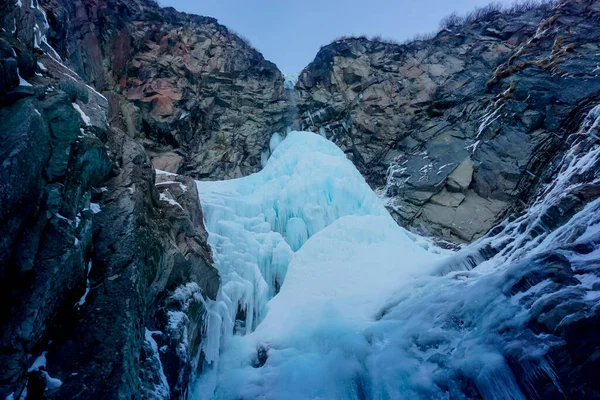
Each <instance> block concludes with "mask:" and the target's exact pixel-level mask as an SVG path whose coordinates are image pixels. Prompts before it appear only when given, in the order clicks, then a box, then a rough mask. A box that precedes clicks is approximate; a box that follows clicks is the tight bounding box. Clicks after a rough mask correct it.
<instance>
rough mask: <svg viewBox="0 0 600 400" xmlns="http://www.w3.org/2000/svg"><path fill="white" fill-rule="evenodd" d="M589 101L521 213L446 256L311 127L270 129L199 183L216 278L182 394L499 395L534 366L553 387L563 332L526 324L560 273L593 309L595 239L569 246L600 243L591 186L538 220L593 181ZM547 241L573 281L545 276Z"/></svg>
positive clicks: (535, 375) (597, 158)
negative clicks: (549, 176) (275, 133)
mask: <svg viewBox="0 0 600 400" xmlns="http://www.w3.org/2000/svg"><path fill="white" fill-rule="evenodd" d="M599 110H600V108H598V109H594V110H592V112H590V115H589V116H588V118H587V119H586V121H585V122H584V126H583V127H582V131H581V132H580V133H579V134H578V135H576V138H575V143H574V144H573V147H572V150H571V152H569V153H568V154H567V155H566V156H565V159H564V160H563V162H562V164H561V165H562V168H559V170H558V175H557V177H556V178H555V179H554V181H553V182H554V184H553V185H549V186H546V187H544V188H543V190H542V191H541V194H540V197H539V199H538V201H536V202H535V203H534V204H533V205H532V207H531V208H530V210H529V212H527V213H524V214H523V215H522V216H520V217H519V218H516V219H514V220H513V221H512V222H505V223H504V224H503V225H502V226H500V227H499V229H495V230H494V236H492V235H489V236H488V237H485V238H483V239H481V240H480V241H478V242H476V243H474V244H473V245H471V246H469V247H467V248H465V249H464V250H462V251H459V252H458V253H455V254H450V253H445V252H443V251H441V250H439V249H437V248H435V247H433V246H431V245H430V244H429V243H428V242H427V241H426V240H424V239H423V238H420V237H418V236H415V235H413V234H412V233H410V232H407V231H406V230H404V229H402V228H400V227H398V226H397V225H396V223H395V222H394V221H393V220H392V218H391V217H390V216H389V214H388V213H387V211H386V210H385V208H384V207H383V206H382V205H381V204H380V202H379V199H378V198H377V196H376V195H375V194H374V193H373V192H372V191H371V189H370V188H369V186H368V185H367V184H366V182H365V181H364V179H363V178H362V176H361V175H360V174H359V173H358V171H357V170H356V169H355V167H354V166H353V164H352V163H351V162H350V161H349V160H348V159H347V158H346V157H345V155H344V153H343V152H342V151H340V150H339V149H338V148H337V147H336V146H335V145H334V144H333V143H331V142H329V141H328V140H326V139H324V138H323V137H321V136H319V135H317V134H313V133H308V132H291V133H289V134H288V136H287V137H286V138H285V139H284V140H283V141H281V140H279V137H277V138H276V140H273V141H272V147H273V148H272V150H273V153H272V155H271V157H270V158H269V160H268V162H267V163H266V165H265V167H264V169H263V170H262V171H261V172H259V173H256V174H254V175H251V176H248V177H245V178H241V179H236V180H231V181H225V182H198V191H199V194H200V198H201V201H202V207H203V210H204V213H205V222H206V227H207V230H208V231H209V243H210V245H211V247H212V249H213V253H214V258H215V263H216V266H217V268H218V269H219V271H220V272H221V277H222V287H221V290H220V293H219V295H218V298H217V300H216V301H214V302H209V303H208V308H209V310H208V327H207V332H206V335H205V336H206V339H205V340H204V342H203V351H204V354H205V363H204V367H203V373H202V374H201V375H200V377H199V378H198V379H197V381H196V382H195V384H194V386H193V387H192V398H196V399H207V398H214V399H257V398H261V399H277V400H280V399H448V398H457V399H462V398H468V397H469V396H468V395H465V393H473V395H475V396H480V397H483V398H484V399H507V400H508V399H523V398H526V397H535V396H537V394H536V391H535V390H536V389H535V385H534V383H533V382H535V381H536V380H539V379H541V380H546V381H549V382H553V384H554V386H555V388H556V391H557V393H560V392H561V388H560V382H558V381H557V378H556V374H555V372H554V370H553V366H552V365H551V363H549V362H548V360H547V359H546V353H547V352H548V351H550V349H551V348H552V346H554V345H557V344H558V343H559V340H558V339H556V338H553V337H550V336H549V335H547V334H545V333H543V332H539V333H535V332H532V331H530V330H528V329H527V323H528V320H529V318H530V313H531V312H533V311H532V310H535V307H536V305H538V304H544V301H546V300H547V299H548V298H549V297H548V296H551V295H552V294H553V293H554V292H553V291H552V290H556V287H557V286H556V285H563V284H565V285H571V286H566V288H567V289H568V288H570V287H573V288H575V289H576V293H577V296H581V299H580V300H578V301H583V302H588V303H590V307H591V306H593V304H594V303H597V299H598V298H600V296H598V295H597V293H598V292H597V289H594V288H597V287H598V282H600V279H598V278H597V276H598V275H597V274H596V273H595V272H593V271H595V270H593V268H592V267H590V265H597V264H593V263H592V264H590V261H589V260H591V259H597V258H598V256H599V254H598V249H597V248H595V250H594V251H592V252H589V253H585V254H584V253H581V254H579V253H577V252H576V251H574V250H573V249H577V248H578V247H576V246H577V245H578V244H581V243H596V242H600V228H599V226H600V220H599V218H600V217H599V215H600V211H599V207H600V200H596V201H593V202H591V203H589V204H588V205H587V206H586V207H585V208H583V209H582V210H580V211H578V212H576V213H575V214H574V215H573V216H572V217H569V218H564V220H563V221H561V222H557V224H559V225H560V224H562V227H561V226H557V227H555V229H554V231H551V230H550V229H548V228H547V227H545V226H544V221H545V218H546V217H545V215H546V214H547V213H548V210H551V209H552V207H554V205H555V204H556V203H557V202H558V201H560V199H561V198H564V196H565V195H566V194H568V192H569V191H572V190H577V189H578V187H580V186H581V185H582V183H580V179H581V177H582V176H584V175H586V174H587V175H589V176H588V178H589V179H590V180H591V181H593V182H598V181H599V180H600V177H599V176H598V174H599V172H598V170H599V168H598V166H599V165H600V147H599V145H598V144H595V142H594V140H592V139H591V138H590V137H589V136H588V132H587V131H586V129H587V130H590V129H592V128H593V127H594V128H595V127H597V126H598V121H599V120H600V117H599V116H600V111H599ZM594 174H595V175H594ZM567 222H569V223H568V224H567ZM590 241H592V242H590ZM594 241H595V242H594ZM566 245H569V246H571V247H565V246H566ZM574 246H575V247H574ZM580 247H581V246H580ZM588 247H589V246H588ZM588 247H586V248H588ZM552 251H559V252H560V255H559V256H557V257H558V258H557V260H559V261H560V257H567V258H568V259H569V260H571V262H572V268H573V271H574V273H576V274H578V275H575V277H576V278H577V279H574V280H572V279H571V280H568V282H567V283H561V282H560V281H557V278H556V277H553V276H550V278H548V277H546V278H544V272H543V270H540V268H545V267H544V265H546V264H544V262H546V261H545V260H547V259H548V257H552V254H551V252H552ZM549 254H550V255H549ZM591 268H592V269H591ZM592 270H593V271H592ZM592 272H593V273H592ZM535 279H538V281H535ZM552 279H554V281H553V280H552ZM555 281H556V282H555ZM552 288H554V289H552ZM550 289H552V290H550ZM549 290H550V291H549ZM595 290H596V291H595ZM564 293H567V292H564ZM507 355H508V356H510V357H509V358H511V359H513V361H510V362H512V363H513V364H509V361H508V360H507ZM516 359H518V360H519V361H518V364H515V361H514V360H516ZM521 366H522V367H521ZM519 368H521V369H519ZM515 370H519V371H520V374H522V376H515V372H514V371H515ZM528 385H529V386H528ZM524 387H525V389H524ZM524 390H525V391H526V392H527V391H528V396H525V394H524Z"/></svg>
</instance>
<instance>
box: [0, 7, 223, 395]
mask: <svg viewBox="0 0 600 400" xmlns="http://www.w3.org/2000/svg"><path fill="white" fill-rule="evenodd" d="M46 6H47V5H46ZM79 6H82V7H83V5H82V4H81V3H79ZM44 10H45V9H44V8H43V7H42V6H40V5H38V4H37V2H33V3H30V2H29V1H23V2H22V6H18V5H11V6H9V7H7V6H5V3H3V5H2V7H1V8H0V12H1V13H0V22H2V27H3V28H4V30H3V31H2V32H0V65H1V66H2V69H1V71H0V72H2V73H0V103H1V104H0V105H1V106H2V108H0V142H1V143H0V160H1V161H0V162H1V164H2V167H1V168H0V228H1V229H0V230H1V232H2V235H1V236H2V237H1V239H0V293H1V294H0V296H2V301H3V304H4V305H5V306H4V307H3V308H2V311H1V312H0V365H2V367H1V368H0V398H3V399H4V398H25V396H26V397H27V398H56V399H67V398H82V399H88V398H89V399H91V398H105V399H125V398H127V399H131V398H153V399H167V398H184V397H185V396H186V392H187V387H188V385H189V382H190V379H191V378H192V376H194V374H195V373H197V372H198V371H197V369H198V366H199V365H201V363H202V354H201V353H200V342H201V339H202V332H203V324H204V310H205V308H204V304H205V303H206V301H209V299H211V298H214V297H215V296H216V293H217V290H218V287H219V277H218V274H217V271H216V269H215V268H214V267H213V266H212V257H211V254H210V249H209V248H208V245H207V243H206V240H207V233H206V231H205V229H204V225H203V217H202V211H201V209H200V202H199V199H198V194H197V191H196V189H195V182H194V181H193V180H192V179H191V178H187V177H182V176H178V175H173V174H171V175H169V176H166V175H158V176H157V177H155V170H154V168H153V166H152V162H151V155H150V154H148V152H147V151H146V150H145V149H144V147H143V146H142V145H141V144H140V142H142V140H140V141H136V140H135V139H137V137H135V136H136V135H133V136H134V137H135V139H134V137H131V136H129V135H128V134H127V133H126V132H124V131H122V130H121V129H119V128H120V124H119V123H118V121H117V122H115V120H114V117H113V116H112V114H111V111H110V109H111V107H112V106H114V104H118V103H115V98H116V99H120V98H121V97H120V96H121V95H120V94H114V95H113V96H112V97H110V100H108V99H107V98H106V97H104V96H103V95H101V94H100V93H98V92H97V91H96V90H94V89H93V88H91V87H90V86H87V85H86V84H85V83H84V81H83V80H82V79H81V78H80V76H79V75H78V74H76V73H75V72H74V71H73V70H72V69H70V68H68V67H67V66H65V65H64V61H62V59H61V58H60V57H59V55H58V54H57V53H56V52H54V50H53V49H52V48H51V47H50V46H49V45H48V44H47V40H48V39H47V37H48V35H50V34H51V32H50V31H49V28H50V24H49V22H56V21H53V20H52V18H50V17H51V16H52V15H53V14H50V13H49V12H46V11H44ZM46 10H48V9H46ZM69 10H70V9H68V8H62V7H60V6H56V7H55V8H53V11H54V12H57V13H62V12H65V13H68V12H70V11H69ZM46 15H48V19H47V18H46ZM7 21H8V22H9V24H7ZM14 24H16V26H15V25H14ZM87 26H88V27H89V25H87ZM72 33H73V32H72ZM86 65H89V66H91V64H86ZM103 65H104V64H103ZM102 76H104V75H102ZM90 82H91V83H94V82H92V81H90ZM127 104H129V103H127ZM25 393H28V394H27V395H26V394H25ZM11 395H12V397H10V396H11ZM21 396H23V397H21Z"/></svg>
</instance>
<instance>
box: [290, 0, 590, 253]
mask: <svg viewBox="0 0 600 400" xmlns="http://www.w3.org/2000/svg"><path fill="white" fill-rule="evenodd" d="M599 15H600V10H598V8H597V7H596V4H595V2H593V1H583V2H573V1H567V2H565V4H562V5H561V6H559V7H555V8H552V7H539V8H535V7H534V8H531V9H527V10H525V11H521V12H515V13H512V14H507V13H495V14H494V16H493V17H491V16H489V18H488V17H483V16H482V18H484V19H482V20H473V21H470V22H468V23H466V24H462V25H458V26H454V27H452V29H450V30H442V31H440V32H438V33H437V35H435V36H434V37H433V38H431V39H427V40H420V41H415V42H412V43H407V44H404V45H398V44H393V43H388V42H382V41H377V40H368V39H366V38H345V39H340V40H338V41H335V42H333V43H331V44H329V45H327V46H324V47H323V48H322V49H321V50H320V51H319V53H318V54H317V56H316V57H315V59H314V61H313V62H312V63H311V64H310V65H308V66H307V67H306V68H305V69H304V70H303V72H302V74H301V75H300V77H299V81H298V84H297V86H296V92H297V96H298V99H297V102H298V106H299V115H300V119H301V121H300V123H301V125H302V126H303V128H305V129H308V130H312V131H315V132H317V131H319V130H321V129H322V130H324V131H325V132H326V134H327V137H328V138H331V139H332V140H333V141H334V142H335V143H336V144H337V145H338V146H340V147H341V148H342V149H343V150H344V151H345V152H346V153H347V154H349V158H350V159H351V160H352V161H353V162H354V163H355V164H356V166H357V167H358V169H359V170H360V171H361V172H362V173H363V175H364V176H365V177H366V179H367V181H368V182H369V183H370V184H371V186H373V187H385V189H386V193H387V194H388V195H390V196H393V199H390V201H389V204H390V205H392V206H391V207H390V211H391V212H392V214H394V215H395V217H396V218H397V219H398V222H399V223H400V224H402V225H404V226H408V227H412V228H413V229H415V230H417V231H419V232H420V233H424V234H426V235H432V236H435V237H438V238H441V239H444V240H451V241H458V242H462V241H471V240H473V239H475V238H477V237H479V236H481V235H483V234H485V232H487V231H488V230H489V229H490V228H491V227H492V226H493V225H494V224H496V223H497V222H499V220H501V219H502V218H504V216H505V215H506V213H507V212H509V210H512V209H517V210H519V209H521V207H522V205H521V203H520V202H519V200H522V198H523V197H526V193H530V192H531V191H532V188H534V187H535V186H536V184H537V182H538V181H539V174H540V173H541V171H542V170H543V169H544V168H545V166H546V165H547V162H548V160H550V159H551V158H552V157H553V155H554V154H555V153H556V151H557V149H558V148H559V146H560V143H561V140H562V137H563V135H564V130H565V129H566V125H567V124H568V123H569V120H570V115H571V113H572V112H573V110H575V109H576V108H577V107H579V106H580V103H581V102H583V101H586V99H588V98H590V97H593V96H594V94H595V93H597V91H598V90H600V75H599V74H598V71H597V68H596V66H597V65H598V64H599V63H600V59H599V57H600V56H599V54H600V52H599V51H598V50H600V49H599V48H598V39H600V37H599V36H598V35H599V34H598V31H597V29H595V22H593V21H597V20H598V19H599ZM574 27H575V28H574ZM425 157H426V158H425ZM427 160H429V161H427ZM465 160H469V163H470V164H472V166H473V170H472V173H471V174H463V177H466V176H467V175H470V177H469V178H470V179H469V181H468V182H467V181H465V182H461V184H460V185H458V184H457V182H456V181H455V180H454V179H453V178H450V174H451V173H452V169H453V168H456V167H457V166H458V165H459V164H461V163H463V162H465ZM446 164H449V165H446ZM442 166H445V167H444V168H442V169H441V170H440V168H441V167H442ZM421 191H427V192H432V193H433V195H435V194H437V193H441V192H442V191H449V192H463V193H464V194H466V197H467V199H472V200H474V199H477V200H476V203H477V206H476V209H480V210H487V211H485V212H483V213H482V214H481V215H475V216H474V215H473V213H472V212H470V210H469V209H468V208H467V207H471V206H473V203H472V202H470V201H463V202H460V203H458V205H454V204H456V203H457V202H456V201H441V202H440V201H439V197H435V196H433V195H432V196H429V199H430V200H428V201H422V200H421V198H423V195H422V194H421V193H417V192H421ZM467 192H468V193H467ZM417 198H418V199H417ZM415 199H417V201H416V203H415ZM431 203H435V204H431ZM415 205H417V206H418V207H417V208H415ZM408 210H410V211H408ZM462 218H465V219H464V220H463V219H462ZM473 219H475V221H473V223H472V224H471V221H472V220H473ZM473 225H476V226H477V229H472V226H473ZM458 226H462V227H463V228H461V229H464V230H461V229H458V228H457V227H458Z"/></svg>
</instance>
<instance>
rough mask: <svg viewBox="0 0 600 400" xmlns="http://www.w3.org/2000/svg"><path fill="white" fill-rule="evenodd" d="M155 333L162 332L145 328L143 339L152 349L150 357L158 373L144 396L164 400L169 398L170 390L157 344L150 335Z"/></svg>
mask: <svg viewBox="0 0 600 400" xmlns="http://www.w3.org/2000/svg"><path fill="white" fill-rule="evenodd" d="M155 334H156V335H160V334H162V332H160V331H150V330H148V328H146V329H145V334H144V339H145V340H146V343H148V344H149V345H150V349H151V350H152V355H151V357H152V359H153V361H154V365H155V366H156V369H157V371H156V372H157V374H158V382H152V389H151V390H150V391H149V393H145V398H149V399H155V400H158V399H161V400H163V399H164V400H166V399H169V398H170V395H171V390H170V388H169V383H168V381H167V377H166V375H165V372H164V370H163V365H162V362H161V361H160V355H159V353H158V344H157V343H156V341H155V340H154V338H153V337H152V335H155Z"/></svg>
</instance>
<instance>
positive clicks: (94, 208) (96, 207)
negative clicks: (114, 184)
mask: <svg viewBox="0 0 600 400" xmlns="http://www.w3.org/2000/svg"><path fill="white" fill-rule="evenodd" d="M103 191H104V190H103ZM90 210H92V212H93V213H94V214H98V213H99V212H100V211H102V210H101V209H100V204H98V203H90Z"/></svg>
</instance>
